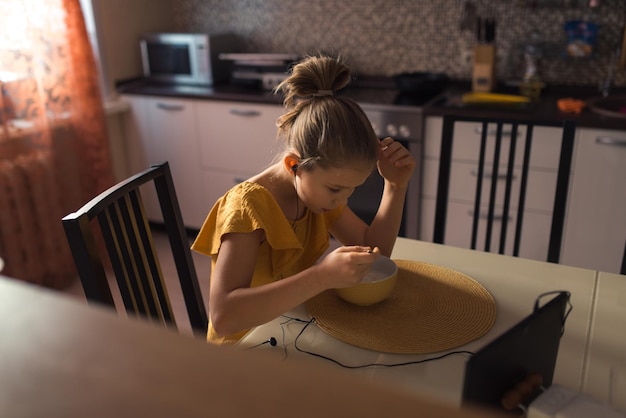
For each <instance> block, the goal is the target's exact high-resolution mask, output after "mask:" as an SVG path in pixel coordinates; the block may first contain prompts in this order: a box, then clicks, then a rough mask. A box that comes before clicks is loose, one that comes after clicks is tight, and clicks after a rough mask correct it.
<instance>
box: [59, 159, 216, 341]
mask: <svg viewBox="0 0 626 418" xmlns="http://www.w3.org/2000/svg"><path fill="white" fill-rule="evenodd" d="M150 183H151V184H153V185H154V187H155V188H156V194H157V197H158V201H159V204H160V208H161V212H162V215H163V223H164V226H165V230H166V232H167V236H168V238H169V244H170V247H171V251H172V256H173V260H174V263H175V265H176V271H177V273H178V279H179V282H180V288H181V290H182V294H183V299H184V303H185V307H186V309H187V314H188V317H189V323H190V325H191V328H192V330H193V331H194V333H195V334H199V335H206V332H207V326H208V320H207V313H206V309H205V306H204V302H203V299H202V293H201V291H200V286H199V283H198V277H197V274H196V270H195V267H194V263H193V258H192V256H191V251H190V249H189V242H188V237H187V232H186V229H185V226H184V224H183V220H182V215H181V211H180V207H179V205H178V199H177V197H176V191H175V189H174V183H173V180H172V175H171V172H170V168H169V165H168V163H167V162H164V163H161V164H156V165H153V166H151V167H150V168H149V169H147V170H145V171H143V172H141V173H139V174H136V175H134V176H132V177H130V178H128V179H127V180H125V181H122V182H120V183H118V184H117V185H115V186H113V187H111V188H110V189H108V190H106V191H104V192H103V193H101V194H100V195H98V196H97V197H95V198H93V199H92V200H91V201H89V202H88V203H87V204H85V205H84V206H83V207H82V208H80V209H79V210H78V211H76V212H75V213H71V214H69V215H67V216H65V217H64V218H63V220H62V222H63V227H64V229H65V233H66V235H67V239H68V242H69V245H70V248H71V251H72V255H73V257H74V262H75V264H76V267H77V269H78V274H79V277H80V280H81V283H82V286H83V289H84V292H85V296H86V298H87V300H88V301H90V302H96V303H103V304H106V305H110V306H113V307H115V303H114V299H113V296H112V293H111V287H110V286H111V285H113V284H114V283H117V287H118V289H119V294H120V296H121V299H122V301H123V305H124V308H125V310H126V311H127V312H128V313H130V314H136V315H141V316H144V317H146V318H149V319H153V320H156V321H159V322H161V323H163V324H164V325H166V326H168V327H176V321H175V318H174V313H173V311H172V307H171V304H170V299H169V295H168V291H167V287H166V281H165V280H164V277H163V273H162V270H161V265H160V263H159V257H158V254H157V250H156V246H155V241H154V238H153V234H152V229H151V224H150V223H149V222H148V219H147V217H146V213H145V210H144V204H143V200H142V197H141V193H140V187H141V186H142V185H146V184H150ZM146 187H150V186H149V185H148V186H146ZM94 219H97V223H96V222H95V221H94V222H92V220H94ZM104 248H106V254H108V260H107V258H106V256H105V255H104V253H105V252H104ZM109 265H110V266H111V268H112V271H113V273H114V275H115V279H116V281H113V280H108V279H107V274H106V269H105V266H109Z"/></svg>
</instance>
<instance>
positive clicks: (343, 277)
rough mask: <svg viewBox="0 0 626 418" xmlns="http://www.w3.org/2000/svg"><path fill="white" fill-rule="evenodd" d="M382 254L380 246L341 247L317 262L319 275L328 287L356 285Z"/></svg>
mask: <svg viewBox="0 0 626 418" xmlns="http://www.w3.org/2000/svg"><path fill="white" fill-rule="evenodd" d="M378 254H380V250H379V249H378V248H373V249H372V248H371V247H362V246H351V247H339V248H337V249H336V250H334V251H333V252H331V253H329V254H328V255H327V256H326V257H324V259H323V260H322V261H321V262H320V263H318V264H316V266H315V268H316V269H317V270H318V275H319V277H320V278H321V280H324V281H325V283H324V286H325V288H327V289H337V288H342V287H350V286H354V285H356V284H357V283H359V282H360V281H361V279H363V277H365V276H366V275H367V273H369V271H370V269H371V267H372V263H374V261H375V260H376V258H377V257H378Z"/></svg>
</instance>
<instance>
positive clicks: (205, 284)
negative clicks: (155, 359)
mask: <svg viewBox="0 0 626 418" xmlns="http://www.w3.org/2000/svg"><path fill="white" fill-rule="evenodd" d="M154 240H155V242H156V246H157V251H158V255H159V260H160V261H161V269H162V272H163V276H164V277H165V280H166V286H167V288H168V292H169V296H170V303H171V304H172V310H173V311H174V315H175V318H176V323H177V325H178V328H179V330H180V332H181V333H189V334H190V333H191V329H190V327H189V325H188V323H187V313H186V310H185V305H184V301H183V299H182V294H181V291H180V286H179V285H178V276H177V274H176V267H175V266H174V261H173V258H172V255H171V252H170V251H169V243H168V241H167V236H166V235H165V234H164V233H161V232H155V233H154ZM190 245H191V240H190ZM191 253H192V257H193V260H194V264H195V267H196V272H197V274H198V279H199V281H200V288H201V289H202V292H203V296H204V303H205V306H206V307H207V309H208V302H209V299H208V290H209V278H210V273H211V259H210V258H209V257H206V256H203V255H201V254H197V253H195V252H193V251H192V252H191ZM64 292H65V293H66V294H69V295H72V296H75V297H77V298H82V299H84V298H85V294H84V293H83V289H82V286H81V283H80V280H78V278H77V279H76V281H75V282H74V283H73V285H72V286H70V287H69V288H67V289H65V290H64ZM113 298H114V299H115V300H116V303H119V300H120V298H119V294H114V295H113ZM120 315H121V316H126V315H125V314H124V313H123V312H121V313H120Z"/></svg>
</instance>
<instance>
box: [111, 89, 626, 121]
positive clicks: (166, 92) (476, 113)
mask: <svg viewBox="0 0 626 418" xmlns="http://www.w3.org/2000/svg"><path fill="white" fill-rule="evenodd" d="M352 85H353V86H354V87H350V88H348V89H346V90H344V91H343V92H342V93H341V94H345V95H347V96H349V97H352V98H353V99H354V100H356V101H357V102H359V103H361V104H374V105H381V104H382V105H385V106H397V105H400V106H403V107H404V106H409V107H411V106H418V107H421V109H422V111H423V114H424V116H444V115H447V114H456V115H460V116H469V117H484V116H485V115H489V116H490V117H498V118H510V119H524V120H533V121H551V122H553V121H561V120H573V121H575V122H576V125H577V126H578V127H586V128H599V129H614V130H624V131H626V118H624V119H620V118H612V117H606V116H601V115H597V114H595V113H593V112H591V111H590V110H589V109H588V108H585V109H583V111H582V113H580V114H572V113H564V112H561V111H560V110H559V109H558V107H557V101H558V100H559V99H561V98H574V99H581V100H585V99H588V98H591V97H597V96H599V93H598V90H597V89H596V88H592V87H578V86H549V87H547V88H545V89H544V90H543V91H542V95H541V97H540V99H539V100H538V101H536V102H531V103H529V104H526V105H484V104H481V105H463V104H461V103H460V96H461V95H462V94H463V93H466V92H469V91H470V90H471V86H470V84H469V83H467V82H452V83H450V85H449V87H448V88H447V89H446V90H445V91H444V92H443V93H441V94H439V95H438V96H436V97H435V98H433V99H428V100H424V99H419V100H416V101H415V102H412V101H411V100H410V99H411V98H410V97H409V98H408V100H407V96H406V95H404V94H400V92H399V91H398V90H396V89H395V87H394V85H393V82H391V81H390V80H389V79H384V78H375V79H374V81H372V79H368V80H367V81H366V82H362V81H361V82H359V81H358V80H357V81H356V82H355V83H353V84H352ZM117 90H118V92H119V93H121V94H140V95H148V96H171V97H184V98H191V99H205V100H206V99H208V100H228V101H241V102H251V103H268V104H280V103H281V98H280V96H279V95H276V94H273V93H272V92H270V91H263V90H257V89H251V88H249V87H245V86H236V85H220V86H212V87H204V86H172V85H163V84H154V83H150V82H148V81H146V80H143V79H138V80H133V81H129V82H124V83H120V84H119V85H118V87H117ZM496 92H497V93H505V94H518V92H517V89H516V88H515V87H507V86H499V87H498V89H497V90H496ZM612 94H613V95H626V88H614V89H613V91H612ZM424 101H426V103H423V102H424ZM414 103H415V104H414Z"/></svg>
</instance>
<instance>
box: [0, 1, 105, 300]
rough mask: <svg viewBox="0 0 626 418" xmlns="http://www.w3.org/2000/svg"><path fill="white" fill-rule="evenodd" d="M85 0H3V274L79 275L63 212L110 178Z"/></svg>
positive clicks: (55, 282)
mask: <svg viewBox="0 0 626 418" xmlns="http://www.w3.org/2000/svg"><path fill="white" fill-rule="evenodd" d="M97 74H98V73H97V69H96V64H95V59H94V55H93V52H92V50H91V46H90V43H89V38H88V35H87V30H86V27H85V22H84V19H83V15H82V11H81V8H80V4H79V0H26V1H24V0H0V88H1V92H2V95H1V100H0V258H2V259H3V260H4V262H5V267H4V270H3V271H2V272H1V274H3V275H6V276H10V277H15V278H18V279H22V280H25V281H29V282H32V283H36V284H40V285H44V286H47V287H52V288H64V287H66V286H67V285H69V284H70V283H71V282H72V281H74V280H76V273H75V268H74V264H73V261H72V258H71V255H70V252H69V248H68V246H67V241H66V238H65V234H64V232H63V228H62V224H61V218H62V217H63V216H64V215H66V214H67V213H70V212H72V211H74V210H76V209H77V208H79V207H80V206H81V205H82V204H84V203H85V202H86V201H87V200H89V199H90V198H91V197H93V196H95V195H96V194H98V193H99V192H101V191H103V190H105V189H106V188H107V187H109V186H110V185H112V184H113V174H112V168H111V157H110V154H109V145H108V137H107V133H106V123H105V114H104V110H103V106H102V98H101V94H100V91H99V83H98V75H97Z"/></svg>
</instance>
